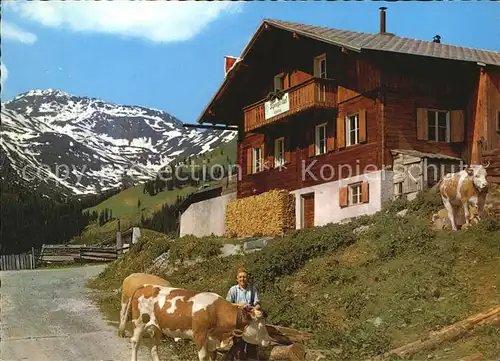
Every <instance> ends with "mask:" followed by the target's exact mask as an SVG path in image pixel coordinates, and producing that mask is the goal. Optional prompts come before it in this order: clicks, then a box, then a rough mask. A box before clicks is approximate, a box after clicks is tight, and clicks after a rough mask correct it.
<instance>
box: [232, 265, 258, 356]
mask: <svg viewBox="0 0 500 361" xmlns="http://www.w3.org/2000/svg"><path fill="white" fill-rule="evenodd" d="M236 282H237V284H236V285H234V286H232V287H231V288H230V289H229V291H228V292H227V296H226V299H227V300H228V301H229V302H231V303H232V304H234V305H237V306H238V307H240V308H247V309H251V308H253V307H255V308H256V309H260V308H261V306H260V301H259V293H258V292H257V288H256V287H255V286H254V285H249V284H248V272H247V270H246V269H245V268H244V267H239V268H238V270H237V271H236ZM242 341H243V340H242ZM244 352H245V354H246V355H247V356H248V357H252V358H257V357H258V356H257V346H256V345H251V344H247V343H245V347H244Z"/></svg>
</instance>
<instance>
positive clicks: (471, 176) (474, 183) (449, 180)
mask: <svg viewBox="0 0 500 361" xmlns="http://www.w3.org/2000/svg"><path fill="white" fill-rule="evenodd" d="M488 165H489V164H487V165H486V166H484V165H471V166H470V167H468V168H466V169H464V170H462V171H460V172H457V173H449V174H446V175H445V176H444V177H443V178H442V179H441V181H440V185H439V192H440V193H441V199H442V200H443V204H444V207H445V208H446V210H447V211H448V218H449V219H450V222H451V228H452V229H453V230H454V231H456V230H457V225H456V221H455V219H456V215H457V213H458V207H462V208H463V210H464V214H465V224H466V226H469V225H470V221H469V218H470V214H469V205H472V206H475V207H477V210H478V214H477V215H478V217H481V216H482V214H483V211H484V205H485V203H486V195H487V193H488V181H487V180H486V177H487V172H486V168H487V167H488Z"/></svg>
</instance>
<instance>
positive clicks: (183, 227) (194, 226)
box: [180, 192, 236, 237]
mask: <svg viewBox="0 0 500 361" xmlns="http://www.w3.org/2000/svg"><path fill="white" fill-rule="evenodd" d="M233 199H236V192H234V193H229V194H225V195H223V196H220V197H216V198H212V199H207V200H205V201H201V202H197V203H193V204H191V205H190V206H189V208H188V209H186V210H185V211H184V213H183V214H182V215H181V220H180V236H181V237H182V236H185V235H188V234H189V235H193V236H196V237H204V236H209V235H211V234H214V235H216V236H222V235H223V234H224V230H225V221H226V206H227V204H228V203H229V202H230V201H232V200H233Z"/></svg>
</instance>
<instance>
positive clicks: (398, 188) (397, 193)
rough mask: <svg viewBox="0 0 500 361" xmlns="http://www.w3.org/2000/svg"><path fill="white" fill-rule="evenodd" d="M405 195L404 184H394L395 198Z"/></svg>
mask: <svg viewBox="0 0 500 361" xmlns="http://www.w3.org/2000/svg"><path fill="white" fill-rule="evenodd" d="M402 195H403V182H398V183H394V198H400V197H401V196H402Z"/></svg>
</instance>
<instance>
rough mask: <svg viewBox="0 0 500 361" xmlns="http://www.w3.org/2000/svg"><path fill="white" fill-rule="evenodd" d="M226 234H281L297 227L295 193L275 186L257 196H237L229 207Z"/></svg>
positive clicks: (237, 235) (233, 235) (243, 235)
mask: <svg viewBox="0 0 500 361" xmlns="http://www.w3.org/2000/svg"><path fill="white" fill-rule="evenodd" d="M225 229H226V231H225V232H226V236H229V237H245V236H280V235H282V234H283V233H284V232H285V231H286V230H289V229H295V197H294V195H293V194H290V193H289V192H288V191H286V190H277V189H273V190H270V191H268V192H266V193H262V194H259V195H256V196H250V197H245V198H241V199H235V200H233V201H231V202H229V204H228V205H227V209H226V228H225Z"/></svg>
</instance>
